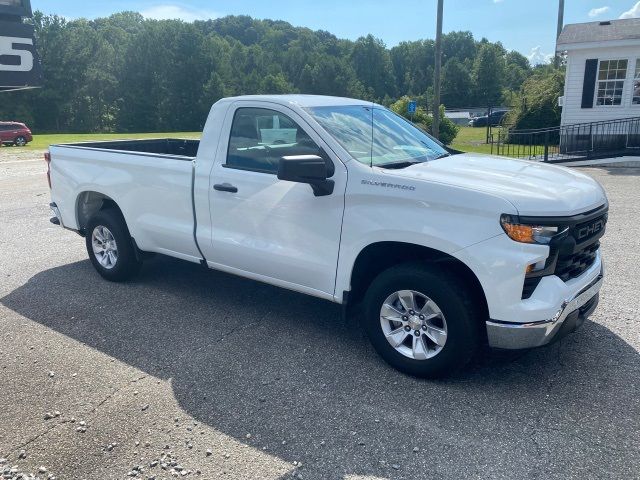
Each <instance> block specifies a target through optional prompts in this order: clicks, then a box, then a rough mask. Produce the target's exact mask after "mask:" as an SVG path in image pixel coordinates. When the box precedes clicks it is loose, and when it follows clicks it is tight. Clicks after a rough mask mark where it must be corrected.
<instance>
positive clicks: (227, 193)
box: [203, 102, 346, 299]
mask: <svg viewBox="0 0 640 480" xmlns="http://www.w3.org/2000/svg"><path fill="white" fill-rule="evenodd" d="M223 128H224V131H226V132H230V135H229V142H228V144H227V143H226V142H222V143H225V145H220V147H219V148H218V152H217V155H216V157H217V158H216V161H215V164H214V167H213V170H212V174H211V177H210V210H211V221H212V241H211V245H210V248H207V249H206V251H204V249H203V251H204V254H205V256H206V258H207V261H208V262H209V265H210V266H211V267H213V268H217V269H220V270H226V271H230V272H232V273H236V274H240V275H243V276H247V277H250V278H255V279H258V280H262V281H266V282H268V283H272V284H275V285H279V286H283V287H287V288H291V289H293V290H298V291H302V292H305V293H308V294H311V295H315V296H319V297H323V298H328V299H331V298H332V297H333V294H334V287H335V275H336V265H337V261H338V250H339V246H340V232H341V227H342V215H343V211H344V191H345V184H346V168H345V166H344V165H343V164H342V162H340V160H339V159H338V158H337V157H336V156H335V155H334V154H333V153H332V152H331V151H330V150H329V148H328V147H327V145H326V144H325V143H324V142H323V141H322V139H321V138H320V136H319V135H318V134H317V133H316V132H315V131H314V130H313V129H312V128H311V127H310V126H309V125H308V124H307V123H306V122H305V120H304V119H303V118H301V117H300V116H298V115H297V114H296V113H295V112H294V111H292V110H290V109H288V108H286V107H283V106H279V105H274V104H270V103H260V102H241V103H239V104H236V105H235V107H232V108H231V109H230V110H229V113H228V114H227V118H226V120H225V123H224V127H223ZM292 155H320V156H325V157H326V158H327V160H328V161H331V162H332V163H333V164H334V167H335V173H334V175H333V177H332V180H334V181H335V188H334V190H333V193H332V194H331V195H327V196H314V194H313V191H312V189H311V187H310V186H309V185H307V184H302V183H293V182H287V181H282V180H278V178H277V170H278V163H279V160H280V158H281V157H283V156H292Z"/></svg>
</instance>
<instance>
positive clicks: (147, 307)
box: [0, 257, 640, 478]
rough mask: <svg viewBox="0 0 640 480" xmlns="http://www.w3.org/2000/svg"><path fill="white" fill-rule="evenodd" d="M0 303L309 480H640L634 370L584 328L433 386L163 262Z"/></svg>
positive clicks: (21, 291)
mask: <svg viewBox="0 0 640 480" xmlns="http://www.w3.org/2000/svg"><path fill="white" fill-rule="evenodd" d="M0 302H1V303H2V304H4V305H5V306H7V307H8V308H10V309H12V310H14V311H16V312H17V313H19V314H20V315H22V316H24V317H26V318H28V319H31V320H33V321H35V322H38V323H40V324H42V325H45V326H47V327H49V328H51V329H53V330H55V331H57V332H60V333H62V334H64V335H67V336H69V337H71V338H73V339H75V340H77V341H80V342H82V343H84V344H86V345H88V346H90V347H93V348H95V349H97V350H99V351H101V352H104V353H105V354H108V355H110V356H112V357H114V358H116V359H118V360H119V361H122V362H126V363H127V364H129V365H132V366H134V367H136V368H138V369H140V370H142V371H144V372H147V373H148V374H151V375H154V376H156V377H158V378H162V379H165V380H166V379H171V381H172V386H173V389H174V392H175V396H176V398H177V400H178V402H179V404H180V405H181V407H182V408H183V409H184V410H185V411H186V412H187V413H188V414H189V415H191V416H193V417H194V418H196V419H197V420H199V421H201V422H204V423H206V424H208V425H210V426H211V427H213V428H215V429H218V430H220V431H223V432H224V433H226V434H229V435H231V436H233V437H235V438H237V439H239V440H240V441H247V440H246V439H245V436H246V434H247V433H249V432H250V433H251V434H252V439H251V444H252V445H254V446H255V445H259V446H260V447H262V446H264V445H266V446H268V448H269V452H270V453H271V454H274V455H277V456H278V457H280V458H282V459H285V460H287V461H289V462H292V461H294V460H296V461H300V462H302V463H303V464H304V465H305V468H304V470H303V471H302V473H303V474H304V476H305V478H343V477H344V476H345V475H351V474H353V475H372V476H378V477H392V478H415V477H416V476H418V477H420V476H422V475H424V476H428V477H439V478H468V477H492V478H497V477H500V476H505V475H506V476H508V477H510V478H521V477H524V476H527V477H529V478H538V477H541V478H545V477H550V476H552V477H557V476H559V475H561V476H564V475H569V474H573V475H576V476H580V477H600V476H604V477H607V478H621V477H626V478H629V477H630V476H633V475H635V474H637V472H638V471H640V455H639V447H638V445H640V434H639V430H640V429H639V428H638V426H639V425H640V403H639V400H638V398H640V388H639V387H640V375H639V374H640V357H639V356H638V353H637V352H636V351H635V349H634V348H632V347H631V346H630V345H628V344H627V343H625V341H624V340H622V339H621V338H620V337H618V336H616V335H614V334H613V333H612V332H611V331H609V330H608V329H606V328H604V327H603V326H601V325H599V324H596V323H593V322H587V323H586V324H585V325H584V326H583V328H582V329H581V330H580V331H579V332H577V333H576V334H574V335H572V336H570V337H568V338H567V339H565V340H563V341H562V342H561V343H558V344H555V345H552V346H550V347H547V348H544V349H539V350H536V351H531V352H527V353H518V354H511V355H504V354H495V353H494V354H489V355H487V356H485V358H483V359H482V360H480V361H479V362H478V363H476V364H474V365H472V366H471V367H470V368H468V369H467V370H466V371H464V372H462V373H460V374H458V375H457V376H455V377H454V378H450V379H447V380H443V381H438V382H432V381H431V382H430V381H425V380H419V379H414V378H410V377H407V376H403V375H401V374H399V373H397V372H396V371H394V370H392V369H391V368H389V367H387V366H386V365H385V364H384V363H383V362H382V361H381V360H380V359H379V358H378V357H377V355H376V354H375V352H374V351H373V349H372V348H371V347H370V346H369V344H368V342H367V340H366V339H365V338H364V336H363V334H362V333H361V332H360V329H359V328H358V325H357V323H356V322H350V323H349V324H345V323H344V322H343V321H342V320H341V319H340V309H339V307H338V306H336V305H333V304H330V303H327V302H324V301H320V300H316V299H313V298H310V297H306V296H303V295H299V294H296V293H292V292H289V291H285V290H281V289H278V288H275V287H271V286H267V285H263V284H259V283H255V282H252V281H249V280H245V279H241V278H237V277H233V276H230V275H226V274H223V273H218V272H211V271H205V270H203V269H202V268H201V267H198V266H195V265H191V264H187V263H183V262H179V261H175V260H172V259H168V258H163V257H157V258H155V259H153V260H151V261H149V262H147V264H145V267H144V268H143V270H142V272H141V275H140V277H139V278H138V279H137V280H136V281H135V282H131V283H128V284H110V283H107V282H105V281H103V280H102V279H101V278H100V277H98V275H97V274H96V273H95V272H94V271H93V269H92V267H91V265H90V264H89V262H88V261H84V262H78V263H74V264H70V265H65V266H62V267H57V268H53V269H51V270H47V271H44V272H41V273H39V274H37V275H35V276H34V277H33V278H31V279H30V280H29V281H28V282H27V283H26V284H25V285H23V286H22V287H20V288H18V289H16V290H15V291H13V292H12V293H10V294H9V295H7V296H6V297H4V298H2V299H1V300H0ZM283 441H284V442H286V444H283V443H282V442H283ZM414 447H418V448H419V452H414V451H413V448H414ZM381 461H384V463H382V462H381ZM392 465H393V466H394V467H398V469H396V468H393V467H392ZM633 472H635V473H633ZM507 474H508V475H507Z"/></svg>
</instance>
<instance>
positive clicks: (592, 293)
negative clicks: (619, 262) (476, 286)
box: [487, 273, 604, 349]
mask: <svg viewBox="0 0 640 480" xmlns="http://www.w3.org/2000/svg"><path fill="white" fill-rule="evenodd" d="M603 280H604V276H603V274H602V273H600V275H599V276H598V277H596V278H595V279H594V280H593V281H592V282H591V283H589V285H587V286H586V287H584V288H583V289H582V290H580V291H579V292H578V293H577V294H576V295H574V296H573V297H572V298H569V299H567V300H565V301H564V302H563V303H562V306H561V307H560V309H559V310H558V311H557V313H556V314H555V315H554V316H553V317H552V318H550V319H547V320H541V321H537V322H529V323H509V322H502V321H496V320H489V321H487V337H488V340H489V346H491V347H494V348H504V349H522V348H533V347H540V346H542V345H546V344H548V343H551V342H552V341H555V340H558V339H560V338H562V337H564V336H565V335H567V334H569V333H571V332H573V331H575V330H576V329H577V328H578V327H580V326H581V325H582V324H583V323H584V321H585V319H586V318H587V317H588V316H589V315H591V313H593V311H594V310H595V308H596V306H597V305H598V300H599V292H600V288H601V287H602V283H603Z"/></svg>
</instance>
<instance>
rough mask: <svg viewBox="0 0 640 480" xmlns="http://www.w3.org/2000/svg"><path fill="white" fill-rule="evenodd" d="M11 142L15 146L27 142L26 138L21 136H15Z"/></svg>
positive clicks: (21, 145)
mask: <svg viewBox="0 0 640 480" xmlns="http://www.w3.org/2000/svg"><path fill="white" fill-rule="evenodd" d="M13 143H14V145H15V146H16V147H24V146H25V145H26V144H27V139H26V138H24V137H22V136H20V137H16V139H15V140H14V141H13Z"/></svg>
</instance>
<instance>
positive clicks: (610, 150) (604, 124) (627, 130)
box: [490, 117, 640, 162]
mask: <svg viewBox="0 0 640 480" xmlns="http://www.w3.org/2000/svg"><path fill="white" fill-rule="evenodd" d="M490 143H491V153H492V154H496V155H504V156H507V157H515V158H526V159H530V160H539V161H544V162H569V161H576V160H587V159H598V158H610V157H623V156H629V155H640V117H632V118H624V119H620V120H608V121H601V122H591V123H577V124H573V125H563V126H559V127H552V128H541V129H530V130H513V129H509V128H507V127H503V128H500V129H499V130H498V131H497V132H494V133H492V134H491V136H490Z"/></svg>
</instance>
